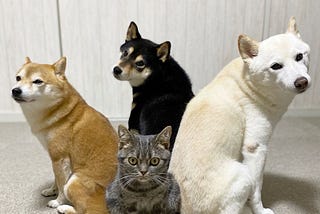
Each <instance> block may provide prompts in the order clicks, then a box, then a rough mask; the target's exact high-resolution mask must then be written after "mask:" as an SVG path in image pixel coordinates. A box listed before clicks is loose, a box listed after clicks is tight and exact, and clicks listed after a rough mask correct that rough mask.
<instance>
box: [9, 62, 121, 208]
mask: <svg viewBox="0 0 320 214" xmlns="http://www.w3.org/2000/svg"><path fill="white" fill-rule="evenodd" d="M65 68H66V58H65V57H62V58H61V59H60V60H58V61H57V62H56V63H54V64H53V65H48V64H38V63H34V62H31V60H30V59H29V58H26V62H25V64H24V65H23V66H22V68H21V69H19V71H18V72H17V75H16V80H17V83H16V85H15V86H14V87H13V89H12V97H13V98H14V99H15V100H16V101H17V102H18V103H19V104H20V106H21V108H22V111H23V113H24V115H25V117H26V119H27V122H28V123H29V125H30V127H31V130H32V133H33V134H34V135H35V136H36V137H37V138H38V140H39V141H40V142H41V143H42V145H43V146H44V148H45V149H46V150H47V151H48V152H49V155H50V158H51V161H52V167H53V171H54V175H55V184H54V185H53V186H52V187H51V188H48V189H45V190H43V191H42V195H44V196H52V195H56V194H57V195H58V197H57V199H55V200H51V201H49V203H48V206H49V207H53V208H56V207H57V210H58V212H59V213H65V214H75V213H77V214H84V213H85V214H107V213H109V212H108V210H107V208H106V203H105V198H104V197H105V191H106V187H107V186H108V184H109V183H111V182H112V180H113V179H114V177H115V174H116V170H117V150H118V146H117V145H118V141H119V139H118V137H117V134H116V132H115V130H114V129H113V128H112V126H111V124H110V122H109V121H108V119H107V118H106V117H104V116H103V115H102V114H100V113H99V112H97V111H96V110H94V109H93V108H92V107H90V106H89V105H88V104H87V103H86V102H85V101H84V100H83V99H82V97H81V96H80V95H79V93H78V92H77V91H76V90H75V89H74V88H73V87H72V86H71V84H70V83H69V82H68V80H67V78H66V76H65ZM70 202H71V204H72V205H73V207H72V206H69V205H67V204H69V203H70Z"/></svg>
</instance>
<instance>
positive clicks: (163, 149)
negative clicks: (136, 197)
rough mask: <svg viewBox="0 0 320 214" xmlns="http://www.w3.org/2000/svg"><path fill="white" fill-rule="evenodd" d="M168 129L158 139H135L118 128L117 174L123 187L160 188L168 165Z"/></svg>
mask: <svg viewBox="0 0 320 214" xmlns="http://www.w3.org/2000/svg"><path fill="white" fill-rule="evenodd" d="M170 136H171V127H166V128H165V129H164V130H163V131H162V132H161V133H160V134H158V135H139V134H135V133H133V132H130V131H128V130H127V129H126V128H125V127H123V126H119V137H120V145H119V153H118V159H119V164H120V165H119V170H120V181H121V183H122V184H123V185H124V186H127V185H139V184H141V183H143V184H144V185H148V184H150V185H151V184H163V183H165V182H166V175H167V171H168V166H169V161H170V151H169V144H170Z"/></svg>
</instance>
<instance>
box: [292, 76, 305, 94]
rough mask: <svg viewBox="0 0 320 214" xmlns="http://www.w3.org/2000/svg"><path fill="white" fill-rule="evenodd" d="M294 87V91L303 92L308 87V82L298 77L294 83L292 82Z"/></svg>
mask: <svg viewBox="0 0 320 214" xmlns="http://www.w3.org/2000/svg"><path fill="white" fill-rule="evenodd" d="M294 86H295V87H296V89H298V90H299V91H302V90H305V89H306V88H307V86H308V80H307V78H305V77H299V78H298V79H296V81H294Z"/></svg>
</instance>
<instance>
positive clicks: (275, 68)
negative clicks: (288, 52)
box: [271, 63, 283, 70]
mask: <svg viewBox="0 0 320 214" xmlns="http://www.w3.org/2000/svg"><path fill="white" fill-rule="evenodd" d="M271 68H272V69H273V70H279V69H281V68H283V65H281V64H279V63H274V64H273V65H272V66H271Z"/></svg>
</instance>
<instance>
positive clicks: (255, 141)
mask: <svg viewBox="0 0 320 214" xmlns="http://www.w3.org/2000/svg"><path fill="white" fill-rule="evenodd" d="M299 37H300V35H299V34H298V32H297V30H296V25H295V19H294V18H292V19H290V22H289V27H288V32H287V33H285V34H279V35H276V36H273V37H270V38H269V39H266V40H264V41H262V42H260V43H258V42H255V41H254V40H252V39H250V38H249V37H247V36H244V35H242V36H240V37H239V52H240V55H241V57H242V58H237V59H235V60H233V61H232V62H230V63H229V64H228V65H227V66H226V67H224V68H223V70H222V71H221V72H220V73H219V74H218V75H217V77H216V78H215V79H214V80H213V81H212V82H211V83H209V85H207V86H206V87H205V88H203V89H202V90H201V91H200V92H199V94H198V95H197V96H196V97H195V98H194V99H192V100H191V102H190V103H189V104H188V106H187V109H186V111H185V113H184V115H183V118H182V121H181V124H180V129H179V132H178V135H177V139H176V142H175V147H174V149H173V153H172V159H171V163H170V168H169V171H170V172H171V173H173V174H174V176H175V178H176V179H177V181H178V183H179V185H180V189H181V197H182V210H181V212H182V213H190V214H197V213H199V214H200V213H201V214H206V213H211V214H238V213H241V212H250V210H251V211H252V212H253V213H255V214H271V213H273V212H272V210H270V209H266V208H263V205H262V202H261V187H262V178H263V169H264V165H265V160H266V153H267V150H268V141H269V139H270V136H271V134H272V131H273V129H274V127H275V125H276V124H277V122H278V121H279V120H280V118H281V116H282V115H283V114H284V113H285V112H286V110H287V107H288V105H289V104H290V103H291V101H292V99H293V98H294V96H295V95H296V94H298V93H300V92H302V91H304V90H305V89H306V88H305V89H304V90H298V89H297V88H295V83H294V82H295V81H296V79H297V78H299V77H305V78H306V79H307V80H308V82H309V84H310V76H309V75H308V74H307V72H308V55H309V47H308V45H307V44H306V43H304V42H303V41H302V40H301V39H300V38H299ZM298 53H302V54H303V59H302V60H300V61H297V60H296V55H297V54H298ZM275 62H277V63H281V64H282V65H283V68H282V69H279V70H274V69H272V68H271V66H272V65H273V64H274V63H275ZM279 143H281V142H279ZM248 207H249V208H250V209H248Z"/></svg>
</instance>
